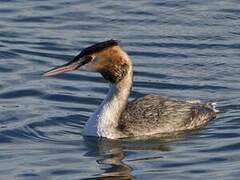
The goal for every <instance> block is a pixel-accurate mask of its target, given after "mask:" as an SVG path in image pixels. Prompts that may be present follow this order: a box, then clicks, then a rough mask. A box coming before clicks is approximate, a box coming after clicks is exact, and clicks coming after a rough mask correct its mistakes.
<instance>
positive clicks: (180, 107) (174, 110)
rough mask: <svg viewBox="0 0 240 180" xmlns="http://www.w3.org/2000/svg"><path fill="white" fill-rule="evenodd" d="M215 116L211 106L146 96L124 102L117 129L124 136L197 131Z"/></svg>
mask: <svg viewBox="0 0 240 180" xmlns="http://www.w3.org/2000/svg"><path fill="white" fill-rule="evenodd" d="M215 117H216V112H215V111H214V107H213V106H212V104H210V103H209V104H200V103H198V102H197V103H192V102H186V101H180V100H175V99H170V98H168V97H163V96H158V95H147V96H144V97H142V98H139V99H136V100H134V101H131V102H129V103H128V105H127V107H126V109H125V111H124V112H123V113H122V115H121V118H120V120H119V125H118V129H119V130H120V131H121V132H122V133H124V134H125V135H127V136H139V135H151V134H156V133H169V132H175V131H181V130H187V129H194V128H198V127H200V126H201V125H203V124H205V123H207V122H208V121H209V120H211V119H213V118H215Z"/></svg>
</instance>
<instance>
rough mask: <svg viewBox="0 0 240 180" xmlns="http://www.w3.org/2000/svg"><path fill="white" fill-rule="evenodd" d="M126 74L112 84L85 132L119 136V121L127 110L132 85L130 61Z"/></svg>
mask: <svg viewBox="0 0 240 180" xmlns="http://www.w3.org/2000/svg"><path fill="white" fill-rule="evenodd" d="M129 64H130V65H129V69H128V72H127V74H126V76H125V77H124V78H123V79H122V80H121V81H120V82H119V83H117V84H110V89H109V91H108V94H107V96H106V98H105V99H104V100H103V102H102V103H101V105H100V106H99V107H98V108H97V109H96V111H95V112H94V114H93V115H92V116H91V118H90V119H89V120H88V122H87V123H86V125H85V127H84V134H85V135H88V136H101V137H106V138H112V139H115V138H119V137H121V136H122V135H121V132H119V131H118V129H117V126H118V121H119V119H120V116H121V114H122V112H123V111H124V110H125V108H126V105H127V102H128V96H129V94H130V91H131V87H132V77H133V70H132V64H131V63H129Z"/></svg>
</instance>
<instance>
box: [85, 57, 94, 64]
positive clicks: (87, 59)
mask: <svg viewBox="0 0 240 180" xmlns="http://www.w3.org/2000/svg"><path fill="white" fill-rule="evenodd" d="M84 59H85V61H86V63H89V62H90V61H91V60H92V59H93V57H92V56H86V57H85V58H84Z"/></svg>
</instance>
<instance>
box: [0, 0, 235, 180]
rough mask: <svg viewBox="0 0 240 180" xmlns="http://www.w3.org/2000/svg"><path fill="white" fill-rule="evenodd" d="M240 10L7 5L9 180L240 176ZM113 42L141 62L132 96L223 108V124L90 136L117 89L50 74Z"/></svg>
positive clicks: (0, 72)
mask: <svg viewBox="0 0 240 180" xmlns="http://www.w3.org/2000/svg"><path fill="white" fill-rule="evenodd" d="M239 8H240V5H239V2H238V1H237V0H229V1H224V0H213V1H207V0H203V1H195V0H192V1H187V0H180V1H173V0H163V1H157V0H155V1H147V0H140V1H131V2H129V1H125V0H123V1H113V0H108V1H103V0H101V1H93V0H88V1H84V0H82V1H79V0H71V1H67V0H49V1H37V0H35V1H27V0H25V1H20V0H2V1H1V6H0V62H1V63H0V143H1V145H0V164H1V168H0V176H1V179H94V178H99V179H101V178H102V179H104V178H106V179H114V178H115V179H134V178H135V179H160V178H162V179H178V180H179V179H193V178H195V179H206V178H207V179H236V177H237V176H239V175H240V173H239V168H240V151H239V150H240V118H239V117H240V110H239V107H240V104H239V102H240V92H239V91H240V73H239V72H240V71H239V69H240V60H239V59H240V53H239V48H240V43H239V42H240V10H239ZM111 38H114V39H118V40H120V41H121V44H122V46H123V47H124V49H125V50H126V51H127V52H128V53H129V55H130V57H131V58H132V60H133V63H134V70H135V72H134V75H135V76H134V84H133V91H132V94H131V98H137V97H141V96H143V95H145V94H150V93H154V94H162V95H167V96H173V97H177V98H182V99H201V100H202V101H214V102H217V104H218V108H219V109H220V110H221V113H220V114H219V116H218V118H217V119H216V120H215V121H213V122H211V123H210V124H208V125H207V126H206V127H204V128H202V129H201V130H199V131H194V132H190V133H187V134H181V135H176V136H173V137H171V138H170V137H168V138H156V137H152V138H149V139H135V140H134V139H128V140H122V141H109V140H104V139H95V138H90V139H89V138H88V139H84V138H83V136H82V129H83V126H84V124H85V122H86V121H87V119H88V118H89V116H90V115H91V114H92V112H93V111H94V109H96V107H97V106H98V105H99V103H100V102H101V101H102V100H103V98H104V97H105V94H106V92H107V90H108V85H107V84H106V83H105V82H104V81H103V80H102V78H101V76H100V75H98V74H93V73H86V72H80V71H78V72H72V73H67V74H63V75H59V76H56V77H53V78H44V77H42V73H43V72H45V71H46V70H48V69H50V68H52V67H54V66H57V65H61V64H63V63H65V62H67V61H69V60H70V59H71V58H73V57H74V55H76V54H77V53H79V51H80V50H81V49H83V48H84V47H86V46H89V45H91V44H93V43H96V42H99V41H104V40H108V39H111Z"/></svg>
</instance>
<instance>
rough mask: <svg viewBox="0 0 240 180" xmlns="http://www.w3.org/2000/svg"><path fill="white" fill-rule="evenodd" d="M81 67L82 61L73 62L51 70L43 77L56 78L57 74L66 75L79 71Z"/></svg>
mask: <svg viewBox="0 0 240 180" xmlns="http://www.w3.org/2000/svg"><path fill="white" fill-rule="evenodd" d="M80 66H81V62H80V60H77V61H76V60H75V59H74V60H73V61H71V62H69V63H67V64H64V65H62V66H58V67H55V68H53V69H51V70H50V71H48V72H46V73H44V74H43V76H54V75H57V74H62V73H65V72H69V71H74V70H76V69H78V68H79V67H80Z"/></svg>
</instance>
